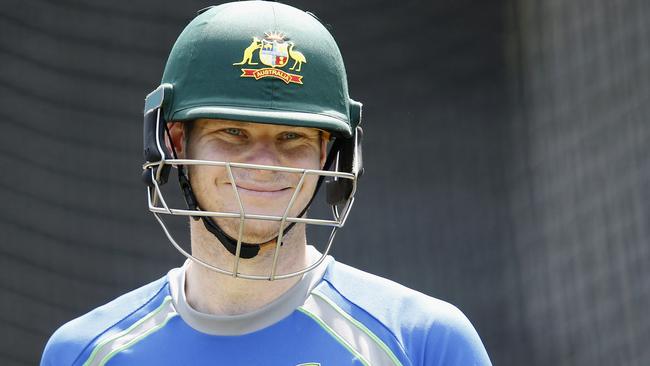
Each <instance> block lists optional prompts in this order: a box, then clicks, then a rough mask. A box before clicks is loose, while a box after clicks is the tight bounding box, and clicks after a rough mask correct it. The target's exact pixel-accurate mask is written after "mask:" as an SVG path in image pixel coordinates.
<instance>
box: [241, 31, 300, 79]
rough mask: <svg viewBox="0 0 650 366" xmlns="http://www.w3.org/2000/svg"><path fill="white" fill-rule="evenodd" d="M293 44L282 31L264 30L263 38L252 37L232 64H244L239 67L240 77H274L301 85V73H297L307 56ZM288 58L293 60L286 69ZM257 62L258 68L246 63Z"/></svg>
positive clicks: (255, 63)
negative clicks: (250, 66)
mask: <svg viewBox="0 0 650 366" xmlns="http://www.w3.org/2000/svg"><path fill="white" fill-rule="evenodd" d="M295 46H296V45H295V44H294V43H293V42H291V41H289V40H288V39H287V36H286V35H285V34H284V33H282V32H279V31H273V32H265V33H264V38H261V37H253V41H252V42H251V43H250V44H249V45H248V47H246V49H245V50H244V55H243V57H242V59H241V61H239V62H236V63H234V64H233V66H241V65H244V66H242V67H241V68H240V69H241V75H239V77H241V78H253V79H255V80H260V79H265V78H275V79H280V80H282V81H284V82H285V83H286V84H287V85H289V84H298V85H303V80H302V79H303V75H300V74H299V73H300V70H301V69H302V64H306V63H307V58H306V57H305V55H304V54H303V53H302V52H300V51H297V50H296V49H295ZM290 60H293V66H291V68H289V69H288V70H287V68H288V67H289V61H290ZM255 61H257V62H255ZM258 64H259V65H260V67H259V68H249V67H247V65H258ZM238 68H239V67H238Z"/></svg>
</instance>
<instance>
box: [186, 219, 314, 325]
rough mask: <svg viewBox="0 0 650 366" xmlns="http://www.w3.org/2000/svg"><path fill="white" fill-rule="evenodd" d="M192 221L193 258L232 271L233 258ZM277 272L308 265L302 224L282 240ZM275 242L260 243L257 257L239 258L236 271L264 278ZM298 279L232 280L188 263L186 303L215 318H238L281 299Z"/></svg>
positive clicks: (268, 269) (298, 268) (191, 262)
mask: <svg viewBox="0 0 650 366" xmlns="http://www.w3.org/2000/svg"><path fill="white" fill-rule="evenodd" d="M190 221H191V224H190V226H191V235H192V255H193V256H195V257H197V258H199V259H201V260H203V261H205V262H207V263H210V264H212V265H214V266H216V267H219V268H223V269H226V270H232V268H233V264H234V262H235V256H234V255H232V254H231V253H230V252H228V251H227V250H226V249H225V248H224V247H223V245H221V243H219V242H218V241H217V239H216V238H215V237H214V236H213V235H212V234H211V233H209V232H208V231H207V230H205V227H203V224H202V223H201V222H200V221H194V220H190ZM283 243H284V244H283V246H282V247H281V249H280V253H279V257H278V264H277V269H276V273H277V274H283V273H289V272H294V271H297V270H300V269H301V268H305V267H306V266H307V265H308V258H307V250H306V249H307V248H306V237H305V228H304V225H295V226H294V227H293V228H292V229H291V230H290V231H289V233H287V235H286V236H285V238H284V239H283ZM274 252H275V242H274V241H272V242H269V243H267V244H263V246H262V248H261V250H260V252H259V254H258V255H257V256H255V257H254V258H251V259H240V261H239V267H238V272H240V273H245V274H254V275H263V276H267V275H269V274H270V272H271V268H272V264H273V256H274ZM299 280H300V276H295V277H291V278H288V279H283V280H274V281H268V280H248V279H243V278H234V277H232V276H229V275H224V274H221V273H217V272H215V271H213V270H210V269H208V268H206V267H204V266H202V265H201V264H199V263H196V262H194V261H190V264H189V266H188V268H187V272H186V280H185V293H186V297H187V302H188V303H189V304H190V305H191V306H192V307H193V308H194V309H196V310H198V311H200V312H203V313H208V314H215V315H237V314H244V313H249V312H252V311H255V310H257V309H259V308H262V307H263V306H265V305H267V304H269V303H271V302H272V301H273V300H275V299H277V298H278V297H280V296H281V295H282V294H284V293H285V292H286V291H287V290H289V289H290V288H291V287H292V286H293V285H295V284H296V283H297V282H298V281H299Z"/></svg>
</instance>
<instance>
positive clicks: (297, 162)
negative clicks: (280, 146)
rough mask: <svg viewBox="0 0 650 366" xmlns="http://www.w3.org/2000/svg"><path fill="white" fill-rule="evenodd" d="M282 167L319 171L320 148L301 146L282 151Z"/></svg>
mask: <svg viewBox="0 0 650 366" xmlns="http://www.w3.org/2000/svg"><path fill="white" fill-rule="evenodd" d="M282 163H283V165H284V166H288V167H292V168H304V169H320V146H312V145H303V146H299V147H297V148H293V149H289V150H286V151H284V153H283V159H282Z"/></svg>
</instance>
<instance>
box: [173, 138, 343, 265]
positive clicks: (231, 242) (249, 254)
mask: <svg viewBox="0 0 650 366" xmlns="http://www.w3.org/2000/svg"><path fill="white" fill-rule="evenodd" d="M165 131H166V132H167V136H168V137H169V141H170V143H171V148H172V154H173V155H174V158H175V159H177V155H176V148H175V147H174V144H173V142H171V141H172V139H171V136H170V133H169V129H168V128H167V125H165ZM339 149H340V144H339V143H337V141H336V140H335V141H334V144H333V145H332V148H331V149H330V151H329V153H328V154H327V159H325V165H324V167H323V170H329V168H330V166H331V165H332V162H334V159H335V157H336V154H337V153H338V150H339ZM323 178H324V177H323V176H322V175H321V176H319V177H318V182H317V183H316V189H314V194H313V195H312V197H311V199H310V200H309V202H307V205H305V207H304V208H303V209H302V211H301V212H300V214H299V215H298V217H303V215H304V214H305V213H306V212H307V209H308V208H309V206H310V205H311V204H312V202H313V201H314V198H316V194H317V193H318V190H319V188H320V186H321V185H322V183H323ZM178 183H179V185H180V187H181V191H182V192H183V197H184V198H185V202H186V203H187V207H188V209H189V210H193V211H199V210H200V208H199V205H198V200H197V199H196V196H195V195H194V191H193V190H192V185H191V184H190V180H189V177H188V175H187V173H186V172H185V168H184V167H183V166H178ZM192 218H193V219H194V220H199V219H200V220H201V221H203V225H204V226H205V228H206V230H208V232H210V233H211V234H212V235H214V236H215V237H216V238H217V240H218V241H219V242H220V243H221V245H223V247H224V248H226V250H227V251H228V252H230V253H231V254H232V255H237V239H235V238H233V237H232V236H230V235H228V234H226V232H224V231H223V229H222V228H221V227H220V226H219V225H218V224H217V223H216V222H215V221H214V220H212V219H211V218H210V217H207V216H192ZM295 224H296V223H295V222H292V223H291V224H289V225H288V226H287V227H286V228H285V229H284V231H283V232H282V237H286V235H287V233H288V232H289V231H290V230H291V229H292V228H293V227H294V225H295ZM277 240H278V235H276V236H275V238H273V239H271V240H269V241H277ZM262 244H264V243H259V244H255V243H245V242H243V241H242V242H241V250H240V252H239V256H240V258H244V259H251V258H254V257H255V256H257V254H258V253H259V252H260V248H261V245H262ZM283 244H284V243H280V245H283Z"/></svg>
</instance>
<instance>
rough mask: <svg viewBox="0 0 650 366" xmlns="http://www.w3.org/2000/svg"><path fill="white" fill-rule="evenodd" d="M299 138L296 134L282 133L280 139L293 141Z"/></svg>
mask: <svg viewBox="0 0 650 366" xmlns="http://www.w3.org/2000/svg"><path fill="white" fill-rule="evenodd" d="M299 137H300V134H298V133H296V132H283V133H282V135H281V136H280V138H281V139H282V140H295V139H297V138H299Z"/></svg>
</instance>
